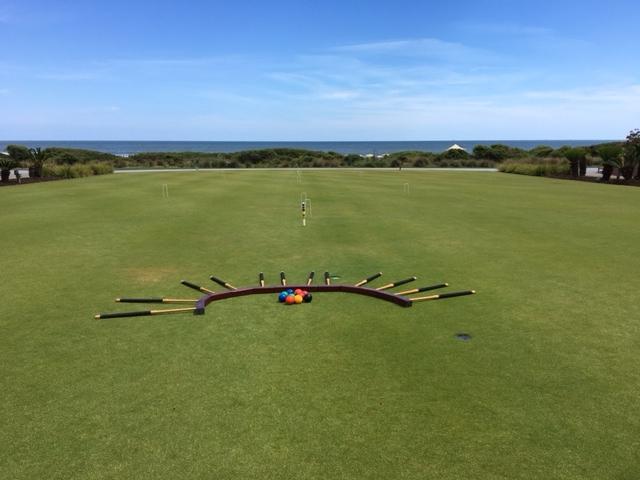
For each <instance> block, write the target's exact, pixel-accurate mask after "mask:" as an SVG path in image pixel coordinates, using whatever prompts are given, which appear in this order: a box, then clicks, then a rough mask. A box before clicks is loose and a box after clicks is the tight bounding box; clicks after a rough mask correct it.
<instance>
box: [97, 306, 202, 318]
mask: <svg viewBox="0 0 640 480" xmlns="http://www.w3.org/2000/svg"><path fill="white" fill-rule="evenodd" d="M195 309H196V307H189V308H170V309H168V310H143V311H141V312H118V313H100V314H98V315H96V316H95V318H96V319H97V320H101V319H105V318H124V317H147V316H149V315H165V314H168V313H186V312H193V311H194V310H195Z"/></svg>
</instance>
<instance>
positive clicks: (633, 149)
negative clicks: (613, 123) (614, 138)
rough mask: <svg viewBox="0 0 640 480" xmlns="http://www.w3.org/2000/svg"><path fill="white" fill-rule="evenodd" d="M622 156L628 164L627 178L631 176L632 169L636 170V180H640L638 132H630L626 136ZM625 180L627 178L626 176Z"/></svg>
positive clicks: (636, 130) (639, 135) (639, 132)
mask: <svg viewBox="0 0 640 480" xmlns="http://www.w3.org/2000/svg"><path fill="white" fill-rule="evenodd" d="M624 155H625V157H627V160H628V163H629V170H630V172H629V178H631V176H632V175H633V170H634V168H637V173H636V178H640V130H638V129H635V130H631V131H630V132H629V135H627V141H626V142H625V144H624ZM625 178H627V176H626V175H625Z"/></svg>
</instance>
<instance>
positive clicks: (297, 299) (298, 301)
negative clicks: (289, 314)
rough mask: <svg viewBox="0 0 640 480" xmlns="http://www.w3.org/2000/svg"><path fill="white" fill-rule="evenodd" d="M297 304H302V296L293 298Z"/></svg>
mask: <svg viewBox="0 0 640 480" xmlns="http://www.w3.org/2000/svg"><path fill="white" fill-rule="evenodd" d="M293 298H294V300H295V302H296V303H302V295H296V296H295V297H293Z"/></svg>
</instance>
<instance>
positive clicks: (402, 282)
mask: <svg viewBox="0 0 640 480" xmlns="http://www.w3.org/2000/svg"><path fill="white" fill-rule="evenodd" d="M416 278H417V277H409V278H405V279H404V280H398V281H397V282H393V283H387V284H386V285H383V286H381V287H378V288H376V290H388V289H390V288H393V287H399V286H400V285H404V284H405V283H409V282H413V281H414V280H416Z"/></svg>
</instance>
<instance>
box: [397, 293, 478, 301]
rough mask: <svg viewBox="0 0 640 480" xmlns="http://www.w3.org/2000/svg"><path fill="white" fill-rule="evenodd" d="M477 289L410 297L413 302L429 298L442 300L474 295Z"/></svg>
mask: <svg viewBox="0 0 640 480" xmlns="http://www.w3.org/2000/svg"><path fill="white" fill-rule="evenodd" d="M474 293H476V291H475V290H463V291H461V292H450V293H441V294H440V295H428V296H426V297H417V298H410V299H409V300H411V301H412V302H426V301H428V300H442V299H445V298H453V297H463V296H465V295H473V294H474Z"/></svg>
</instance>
